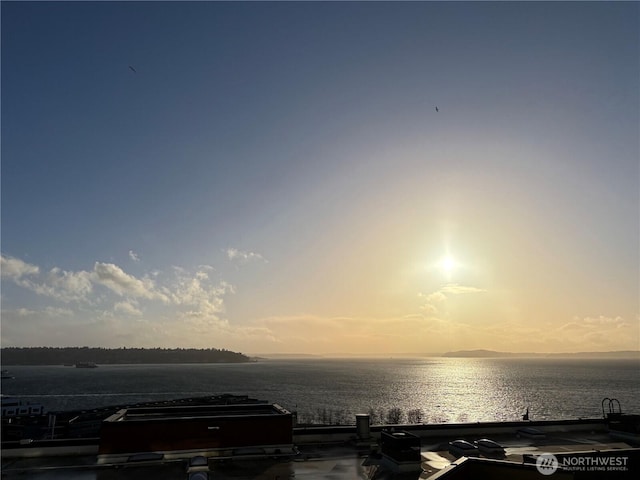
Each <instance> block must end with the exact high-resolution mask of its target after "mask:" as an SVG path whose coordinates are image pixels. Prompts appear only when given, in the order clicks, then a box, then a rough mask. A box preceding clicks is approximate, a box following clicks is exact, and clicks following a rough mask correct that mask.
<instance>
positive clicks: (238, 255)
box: [226, 248, 267, 263]
mask: <svg viewBox="0 0 640 480" xmlns="http://www.w3.org/2000/svg"><path fill="white" fill-rule="evenodd" d="M226 254H227V258H228V259H229V260H231V261H237V262H239V263H248V262H251V261H256V260H257V261H262V262H266V261H267V260H266V259H265V258H264V257H263V256H262V255H260V254H259V253H255V252H245V251H242V250H238V249H237V248H227V250H226Z"/></svg>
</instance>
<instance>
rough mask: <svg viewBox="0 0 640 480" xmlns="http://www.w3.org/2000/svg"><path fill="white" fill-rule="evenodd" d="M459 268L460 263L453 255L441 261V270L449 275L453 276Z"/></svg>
mask: <svg viewBox="0 0 640 480" xmlns="http://www.w3.org/2000/svg"><path fill="white" fill-rule="evenodd" d="M457 266H458V262H456V260H455V259H454V258H453V257H452V256H451V255H447V256H446V257H443V258H442V260H440V268H441V269H442V271H443V272H444V273H445V274H447V275H451V274H452V273H453V271H454V270H455V269H456V267H457Z"/></svg>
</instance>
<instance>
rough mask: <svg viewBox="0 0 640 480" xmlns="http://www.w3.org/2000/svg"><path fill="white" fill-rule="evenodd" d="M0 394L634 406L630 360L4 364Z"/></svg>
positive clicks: (333, 412) (558, 414) (344, 418)
mask: <svg viewBox="0 0 640 480" xmlns="http://www.w3.org/2000/svg"><path fill="white" fill-rule="evenodd" d="M4 368H9V370H10V371H11V374H12V375H15V379H12V380H3V381H2V394H3V395H8V396H17V397H20V398H23V399H25V400H28V401H32V402H39V403H42V404H43V405H44V406H45V408H46V409H47V410H66V409H88V408H96V407H100V406H108V405H125V404H129V403H135V402H142V401H150V400H164V399H172V398H180V397H189V396H202V395H216V394H223V393H231V394H237V395H249V396H250V397H254V398H258V399H262V400H268V401H270V402H274V403H278V404H280V405H282V406H284V407H285V408H288V409H290V410H296V411H297V412H298V414H299V418H300V420H301V421H309V422H319V421H320V420H323V419H324V420H325V421H330V422H332V423H336V422H340V423H354V422H355V418H354V416H355V414H356V413H372V414H373V418H374V419H375V418H376V417H378V418H379V417H381V416H382V417H383V416H384V415H386V412H388V410H389V409H391V408H398V409H400V410H401V411H402V412H403V418H404V419H407V413H408V412H409V411H411V410H414V411H415V410H417V409H419V410H420V411H421V412H422V417H421V418H422V421H423V422H434V423H435V422H476V421H508V420H519V419H521V416H522V414H523V413H524V411H525V410H526V408H527V407H529V410H530V418H531V419H532V420H553V419H566V418H580V417H581V418H593V417H600V416H601V415H602V407H601V402H602V399H603V398H604V397H613V398H617V399H618V400H619V401H620V403H621V404H622V410H623V412H627V413H640V360H584V359H576V360H566V359H561V360H559V359H463V358H420V359H384V360H383V359H348V360H346V359H314V360H266V361H261V362H257V363H244V364H197V365H196V364H188V365H101V366H100V367H99V368H96V369H77V368H73V367H63V366H38V367H34V366H12V367H6V366H5V367H4Z"/></svg>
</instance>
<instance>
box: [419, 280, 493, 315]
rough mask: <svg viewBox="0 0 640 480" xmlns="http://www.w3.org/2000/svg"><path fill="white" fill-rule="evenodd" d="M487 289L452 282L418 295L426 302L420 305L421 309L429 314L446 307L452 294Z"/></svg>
mask: <svg viewBox="0 0 640 480" xmlns="http://www.w3.org/2000/svg"><path fill="white" fill-rule="evenodd" d="M485 291H486V290H484V289H482V288H477V287H470V286H465V285H458V284H456V283H450V284H448V285H445V286H444V287H442V288H440V289H438V290H436V291H435V292H431V293H419V294H418V297H421V298H424V299H425V303H423V304H422V305H420V310H422V311H423V312H426V314H427V315H434V316H435V315H437V314H438V313H439V312H441V311H442V309H443V308H445V307H446V301H447V299H448V298H449V296H452V295H464V294H470V293H484V292H485Z"/></svg>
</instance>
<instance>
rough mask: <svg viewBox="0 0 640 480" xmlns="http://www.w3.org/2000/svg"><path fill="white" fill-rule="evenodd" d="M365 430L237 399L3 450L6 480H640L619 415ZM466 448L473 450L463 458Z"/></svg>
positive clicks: (66, 424)
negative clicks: (303, 420)
mask: <svg viewBox="0 0 640 480" xmlns="http://www.w3.org/2000/svg"><path fill="white" fill-rule="evenodd" d="M47 419H48V423H47ZM355 423H356V425H355V426H353V425H352V426H324V427H318V426H307V427H303V426H297V425H296V424H295V414H293V413H291V412H289V411H287V410H286V409H284V408H282V407H280V406H279V405H276V404H270V403H268V402H266V401H261V400H255V399H250V398H248V397H243V396H231V395H224V396H219V397H202V398H197V399H194V398H191V399H180V400H175V401H170V402H159V403H149V404H138V405H132V406H124V407H118V408H116V407H114V408H111V409H100V410H94V411H88V412H66V413H65V414H63V413H61V412H58V413H57V414H56V415H51V414H50V415H49V416H46V415H36V416H26V417H12V418H3V436H4V434H5V432H4V429H5V427H8V428H9V430H10V433H11V435H13V436H15V438H14V439H12V440H6V441H3V442H2V451H1V454H2V478H3V479H5V478H6V479H8V480H9V479H36V480H54V479H55V480H59V479H65V480H116V479H118V480H119V479H123V480H128V479H139V478H153V479H157V480H164V479H167V480H168V479H189V480H207V479H209V480H212V479H214V478H215V479H219V480H225V479H229V480H232V479H233V480H245V479H246V480H249V479H265V480H266V479H268V480H275V479H278V480H284V479H289V478H296V479H305V478H306V479H316V478H323V479H324V478H326V479H331V480H351V479H357V478H366V479H369V480H392V479H395V480H409V479H410V480H419V479H433V480H450V479H453V480H464V479H488V480H492V479H504V478H514V479H525V480H526V479H538V480H541V479H542V478H545V477H547V478H552V479H553V478H555V479H559V480H560V479H565V478H567V479H568V478H571V479H577V480H583V479H584V480H593V479H600V478H602V479H611V478H612V479H632V478H633V479H634V480H635V478H637V474H638V473H639V472H640V416H638V415H625V414H622V413H621V412H620V411H617V412H615V411H609V412H608V413H606V412H604V410H603V418H595V419H575V420H564V421H528V420H526V421H521V422H487V423H473V424H411V425H384V426H380V425H370V422H369V417H368V415H357V417H356V422H355ZM46 432H49V433H48V434H47V433H46ZM87 433H88V434H89V435H86V434H87ZM29 435H31V436H32V437H33V438H29ZM488 438H490V439H491V440H493V442H487V439H488ZM460 444H463V445H468V447H469V450H468V451H466V452H464V453H463V454H462V455H461V454H460V451H459V448H458V449H456V448H455V447H456V446H457V445H460ZM486 445H489V446H492V445H498V447H499V448H497V449H489V450H487V449H486V448H484V449H483V447H486Z"/></svg>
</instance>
